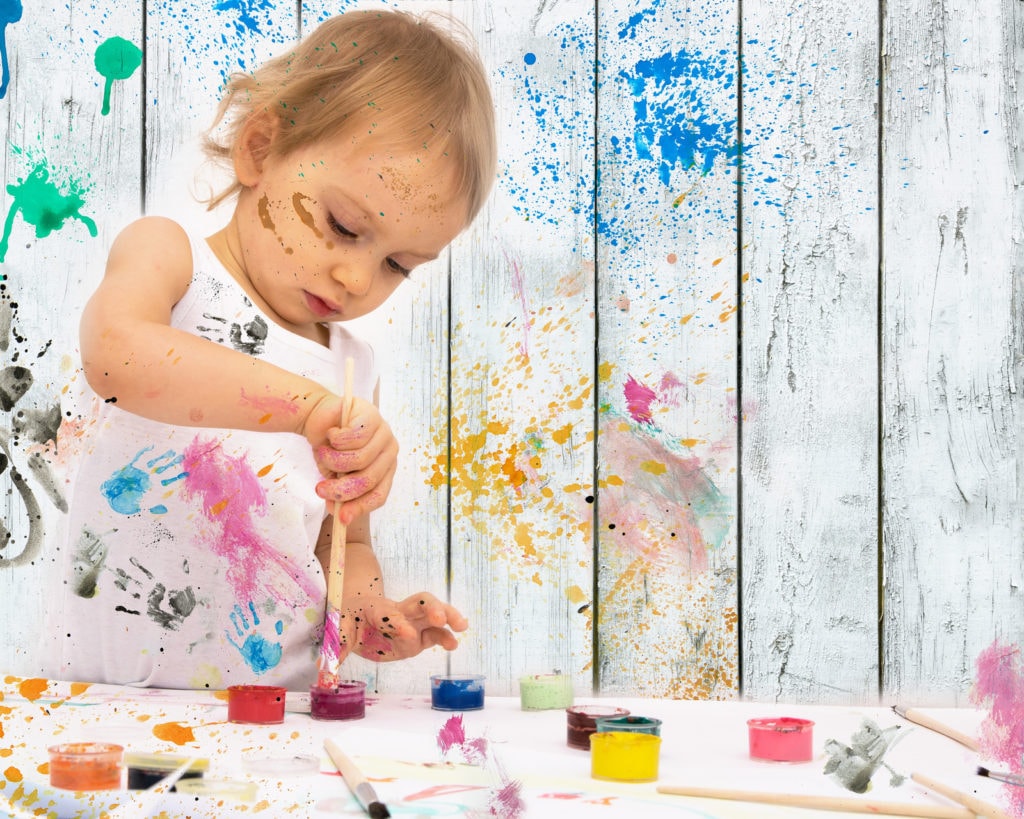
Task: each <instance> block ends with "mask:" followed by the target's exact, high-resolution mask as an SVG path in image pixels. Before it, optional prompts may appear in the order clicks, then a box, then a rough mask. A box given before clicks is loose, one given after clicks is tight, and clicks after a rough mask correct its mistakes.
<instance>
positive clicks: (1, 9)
mask: <svg viewBox="0 0 1024 819" xmlns="http://www.w3.org/2000/svg"><path fill="white" fill-rule="evenodd" d="M21 14H22V6H21V0H0V65H2V69H3V77H2V78H0V99H3V98H4V97H5V96H7V86H8V85H9V84H10V82H11V66H10V62H9V61H8V57H7V26H9V25H10V24H11V23H17V22H18V21H19V20H20V19H21Z"/></svg>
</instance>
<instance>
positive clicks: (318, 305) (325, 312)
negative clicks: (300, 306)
mask: <svg viewBox="0 0 1024 819" xmlns="http://www.w3.org/2000/svg"><path fill="white" fill-rule="evenodd" d="M306 304H307V305H309V309H310V310H312V311H313V312H314V313H316V315H318V316H319V317H320V318H326V317H327V316H330V315H335V314H339V313H341V307H339V306H338V305H336V304H332V303H331V302H329V301H324V300H323V299H322V298H320V297H319V296H314V295H313V294H312V293H309V292H307V293H306Z"/></svg>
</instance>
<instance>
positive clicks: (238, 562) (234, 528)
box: [182, 435, 322, 607]
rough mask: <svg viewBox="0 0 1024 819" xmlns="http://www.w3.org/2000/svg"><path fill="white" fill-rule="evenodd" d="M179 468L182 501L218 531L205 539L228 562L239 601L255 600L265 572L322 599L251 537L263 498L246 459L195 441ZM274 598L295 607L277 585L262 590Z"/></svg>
mask: <svg viewBox="0 0 1024 819" xmlns="http://www.w3.org/2000/svg"><path fill="white" fill-rule="evenodd" d="M182 465H183V467H184V469H185V471H186V472H187V473H188V476H187V477H186V478H185V488H184V490H183V493H182V494H183V496H184V497H185V498H186V499H192V498H195V499H198V500H200V501H201V502H202V511H203V515H204V517H206V519H207V520H208V521H210V522H211V523H213V524H215V525H216V526H217V527H219V529H220V531H219V533H218V534H217V536H215V537H212V538H210V539H209V543H208V545H209V548H210V550H211V551H213V552H214V553H215V554H218V555H220V556H221V557H223V558H225V560H226V561H227V562H228V570H227V573H226V576H227V579H228V581H229V582H230V583H231V586H232V588H234V590H235V596H236V597H237V598H238V599H239V600H251V599H253V598H254V597H256V596H257V594H256V584H257V579H258V578H260V577H261V576H262V577H264V578H265V576H266V574H267V572H268V571H269V570H275V569H276V570H277V571H276V574H277V575H278V576H279V577H282V578H287V579H288V580H289V581H291V583H296V582H297V583H298V584H299V586H300V587H301V588H302V591H303V592H304V593H305V594H306V596H307V597H308V598H309V599H311V600H315V599H317V597H318V596H319V595H321V594H322V593H321V592H320V591H319V590H318V589H317V588H316V586H315V584H314V583H313V581H312V580H311V579H310V578H309V577H307V576H306V575H303V574H300V573H297V572H295V571H294V567H292V566H290V565H289V564H288V563H287V561H286V560H285V559H284V558H283V557H282V555H281V553H280V552H278V551H277V549H275V548H274V546H273V544H271V543H269V542H267V541H266V540H265V539H264V538H263V537H261V536H260V534H259V533H258V532H257V531H256V527H255V526H254V525H253V517H254V515H263V514H264V513H265V511H266V507H267V494H266V491H265V490H264V489H263V487H262V485H261V484H260V480H259V478H258V477H257V475H256V473H255V471H254V470H253V469H252V467H250V466H249V464H248V463H246V459H245V456H240V457H237V458H236V457H232V456H231V455H228V454H227V453H226V452H225V451H224V449H223V447H222V446H221V444H220V442H219V441H218V440H216V439H214V438H210V439H205V440H204V439H203V438H201V437H200V436H198V435H197V436H196V437H195V438H194V439H193V440H192V443H191V444H189V446H188V448H187V449H186V450H185V453H184V456H183V460H182ZM263 585H265V586H266V587H267V588H268V589H269V591H270V593H271V594H273V596H274V598H275V599H276V600H277V601H278V602H279V603H282V604H285V605H288V606H289V607H291V606H294V604H295V601H294V599H292V596H291V595H289V593H288V590H287V589H286V588H278V586H282V585H283V584H280V583H273V582H271V583H266V582H264V584H263Z"/></svg>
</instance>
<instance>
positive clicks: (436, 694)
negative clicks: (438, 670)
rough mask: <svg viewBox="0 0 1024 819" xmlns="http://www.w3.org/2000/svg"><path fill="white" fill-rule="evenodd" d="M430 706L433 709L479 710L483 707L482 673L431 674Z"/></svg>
mask: <svg viewBox="0 0 1024 819" xmlns="http://www.w3.org/2000/svg"><path fill="white" fill-rule="evenodd" d="M430 707H431V708H433V709H434V710H435V711H479V710H480V709H481V708H483V707H484V675H483V674H434V675H432V676H431V678H430Z"/></svg>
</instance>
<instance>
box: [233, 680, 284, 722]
mask: <svg viewBox="0 0 1024 819" xmlns="http://www.w3.org/2000/svg"><path fill="white" fill-rule="evenodd" d="M286 693H287V691H286V690H285V689H284V688H279V687H278V686H276V685H232V686H229V687H228V722H244V723H249V724H251V725H276V724H277V723H279V722H284V700H285V694H286Z"/></svg>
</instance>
